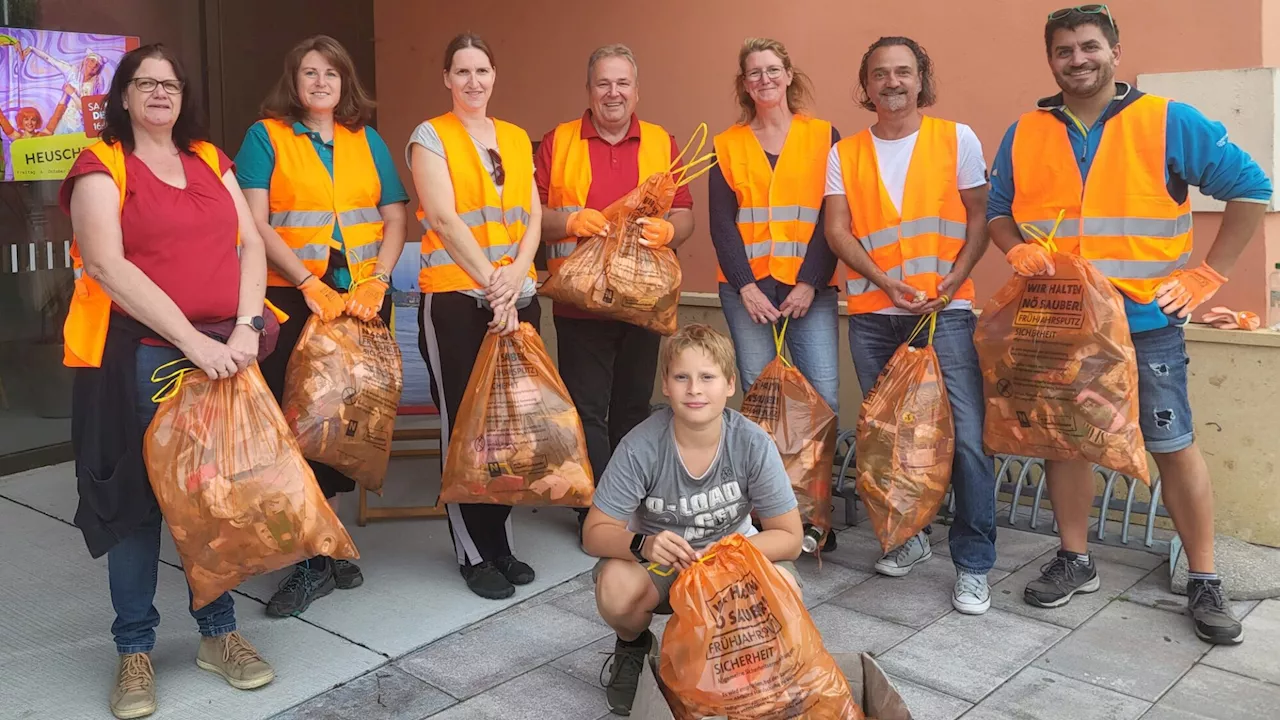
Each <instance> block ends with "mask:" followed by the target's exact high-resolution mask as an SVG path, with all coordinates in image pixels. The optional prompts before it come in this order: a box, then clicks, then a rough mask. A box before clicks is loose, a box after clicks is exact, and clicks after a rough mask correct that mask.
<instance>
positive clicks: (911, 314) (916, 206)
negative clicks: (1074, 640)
mask: <svg viewBox="0 0 1280 720" xmlns="http://www.w3.org/2000/svg"><path fill="white" fill-rule="evenodd" d="M858 82H859V87H860V90H861V93H862V94H861V97H862V98H863V100H862V106H863V107H864V108H866V109H867V110H872V111H874V112H875V113H876V122H875V124H874V125H872V126H871V127H869V128H867V129H866V130H863V131H862V132H860V133H858V134H857V135H854V136H852V137H848V138H845V139H844V140H841V141H840V142H839V144H837V145H836V146H835V147H834V148H832V149H831V156H830V158H829V160H828V163H827V189H826V195H827V199H826V211H827V217H826V223H827V238H828V239H829V240H830V241H831V246H832V248H833V249H834V250H835V251H836V254H837V255H839V256H840V259H841V260H843V261H844V262H845V264H846V265H847V266H848V268H849V274H848V279H847V281H846V284H845V292H846V293H847V295H848V298H847V300H846V305H847V308H848V311H849V346H850V349H851V350H852V352H853V366H854V370H856V371H857V373H858V383H859V385H861V386H862V392H863V394H864V395H865V394H866V393H867V392H869V391H870V390H871V388H872V386H874V385H875V382H876V378H878V377H879V376H880V372H881V371H882V370H883V369H884V366H885V365H886V364H887V363H888V362H889V358H891V357H892V356H893V354H894V352H895V351H896V350H897V349H898V347H899V346H901V345H902V343H904V342H906V341H907V340H908V338H910V336H911V335H912V331H913V329H914V328H915V327H916V324H917V322H918V320H919V318H920V315H922V314H925V313H931V312H935V311H936V312H937V313H938V322H937V332H936V334H935V335H934V337H933V344H934V348H935V349H936V350H937V352H938V359H939V360H940V362H941V365H942V375H943V380H944V381H945V383H946V386H947V393H948V396H949V397H950V400H951V412H952V416H953V418H954V419H955V434H956V437H955V461H954V464H953V466H952V471H951V483H952V487H953V488H954V489H955V498H956V518H955V522H954V523H953V524H952V526H951V536H950V543H951V561H952V563H954V564H955V567H956V582H955V585H954V587H953V591H952V594H951V604H952V606H954V607H955V609H956V610H958V611H959V612H961V613H966V614H970V615H980V614H982V613H985V612H986V611H987V609H988V608H989V607H990V606H991V593H990V587H989V586H988V583H987V572H988V571H989V570H990V569H991V567H992V566H993V565H994V563H995V560H996V506H995V491H996V478H995V473H994V464H993V462H992V460H991V458H990V457H988V456H987V455H986V453H985V452H984V451H983V447H982V422H983V417H984V415H985V406H984V404H983V396H982V372H981V370H980V369H979V367H978V352H977V350H976V349H975V348H974V345H973V331H974V329H975V328H976V327H977V316H976V315H975V314H974V312H973V300H974V293H973V281H972V280H970V279H969V272H970V271H971V270H973V266H974V265H975V264H977V262H978V260H979V259H980V258H981V257H982V253H983V251H985V250H986V247H987V230H986V218H985V211H986V207H987V177H986V161H985V160H984V159H983V157H982V145H981V143H979V142H978V137H977V136H976V135H974V133H973V130H971V129H970V128H969V127H968V126H967V125H962V124H959V123H955V122H951V121H948V120H941V119H939V118H935V117H931V116H928V115H925V114H924V113H923V112H922V111H921V110H920V108H924V107H929V106H930V105H932V104H933V103H934V101H935V100H936V95H935V92H934V76H933V64H932V62H931V61H930V59H929V55H928V54H927V53H926V52H925V51H924V48H922V47H920V45H919V44H918V43H916V42H915V41H914V40H911V39H910V38H904V37H885V38H880V39H879V40H877V41H876V42H875V43H873V44H872V45H871V47H870V49H868V50H867V53H866V54H865V55H864V56H863V57H862V66H861V68H860V69H859V71H858ZM925 341H926V338H925V337H924V336H923V334H922V336H921V337H919V338H918V339H917V341H916V342H917V344H921V343H923V342H925ZM928 532H929V531H928V528H926V529H925V531H923V532H921V533H920V534H919V535H917V536H915V537H913V538H911V539H910V540H908V541H907V542H906V543H904V544H903V545H902V546H900V547H897V548H894V549H892V550H890V551H889V552H888V553H887V554H886V555H885V556H884V557H882V558H881V559H880V560H879V561H877V562H876V565H875V567H876V571H877V572H879V573H880V574H882V575H888V576H891V577H901V576H903V575H906V574H907V573H909V572H910V571H911V569H912V568H913V567H915V565H917V564H918V563H921V562H924V561H925V560H928V559H929V558H930V557H932V555H933V552H932V550H931V549H930V543H929V536H928Z"/></svg>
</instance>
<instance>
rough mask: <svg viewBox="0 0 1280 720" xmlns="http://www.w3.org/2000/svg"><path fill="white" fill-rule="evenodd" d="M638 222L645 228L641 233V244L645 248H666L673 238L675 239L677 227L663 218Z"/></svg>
mask: <svg viewBox="0 0 1280 720" xmlns="http://www.w3.org/2000/svg"><path fill="white" fill-rule="evenodd" d="M636 222H638V223H639V224H640V226H641V227H643V228H644V230H642V231H641V232H640V238H641V239H640V244H642V245H644V246H645V247H651V248H660V247H666V245H667V243H669V242H671V238H673V237H675V234H676V226H675V225H672V224H671V223H670V222H669V221H667V220H663V219H662V218H640V219H639V220H637V221H636Z"/></svg>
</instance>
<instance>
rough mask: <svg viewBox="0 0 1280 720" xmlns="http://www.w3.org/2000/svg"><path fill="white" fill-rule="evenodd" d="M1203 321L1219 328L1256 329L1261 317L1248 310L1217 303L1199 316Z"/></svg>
mask: <svg viewBox="0 0 1280 720" xmlns="http://www.w3.org/2000/svg"><path fill="white" fill-rule="evenodd" d="M1201 319H1202V320H1204V322H1207V323H1209V324H1210V325H1212V326H1214V327H1216V328H1219V329H1221V330H1257V329H1258V328H1259V327H1261V326H1262V318H1260V317H1258V314H1257V313H1255V312H1250V311H1248V310H1232V309H1231V308H1225V307H1222V306H1221V305H1219V306H1218V307H1215V308H1210V310H1209V312H1207V313H1205V316H1204V317H1203V318H1201Z"/></svg>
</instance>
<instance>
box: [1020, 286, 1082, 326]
mask: <svg viewBox="0 0 1280 720" xmlns="http://www.w3.org/2000/svg"><path fill="white" fill-rule="evenodd" d="M1013 325H1014V328H1015V329H1016V332H1017V333H1018V335H1019V336H1022V337H1038V338H1043V339H1050V338H1053V337H1056V336H1057V332H1056V330H1059V329H1064V330H1079V329H1081V328H1082V327H1084V283H1082V282H1079V281H1068V280H1064V281H1058V282H1044V281H1038V282H1028V283H1027V289H1026V290H1024V291H1023V292H1022V302H1021V304H1020V305H1019V306H1018V315H1017V317H1016V318H1014V321H1013Z"/></svg>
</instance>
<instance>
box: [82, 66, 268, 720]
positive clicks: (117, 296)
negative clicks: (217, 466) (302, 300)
mask: <svg viewBox="0 0 1280 720" xmlns="http://www.w3.org/2000/svg"><path fill="white" fill-rule="evenodd" d="M194 99H195V98H194V97H193V93H192V92H191V88H190V86H189V85H188V84H187V76H186V73H184V72H183V69H182V65H181V64H180V63H179V62H178V60H177V56H176V55H174V54H173V53H172V52H170V51H169V50H168V49H166V48H165V47H163V46H161V45H147V46H144V47H141V48H138V49H137V50H134V51H132V52H130V53H128V54H126V55H125V56H124V57H123V58H122V59H121V61H120V65H119V68H118V69H117V70H116V74H115V77H114V79H113V80H112V82H111V89H110V92H109V94H108V96H107V102H106V127H105V128H104V129H103V131H102V138H101V140H99V141H98V142H97V143H95V144H93V145H91V146H89V147H88V148H86V149H85V150H84V151H83V152H82V153H81V154H80V156H79V158H77V160H76V162H75V164H74V165H73V166H72V168H71V171H70V172H69V173H68V175H67V177H66V180H64V181H63V184H62V188H61V193H60V201H61V205H62V208H63V210H64V211H66V212H67V213H68V214H69V215H70V216H71V224H72V227H73V228H74V231H75V240H74V241H73V246H72V254H73V257H74V258H75V259H76V265H77V270H78V271H81V272H80V273H79V277H78V278H77V280H76V289H75V294H74V296H73V297H72V301H71V308H70V312H69V314H68V317H67V322H66V325H65V327H64V331H63V334H64V336H65V340H66V359H65V363H66V364H67V365H69V366H72V367H76V368H77V370H76V379H75V387H74V390H73V392H72V409H71V413H72V415H71V424H72V431H71V433H72V439H73V444H74V447H75V456H76V477H77V481H78V482H77V484H78V486H79V490H80V506H79V508H78V509H77V510H76V525H77V526H78V527H79V528H80V529H81V531H82V532H83V533H84V537H85V542H86V544H87V545H88V546H89V551H90V553H91V554H92V555H93V556H94V557H99V556H101V555H102V554H104V553H105V554H106V555H107V574H108V576H109V578H110V588H111V604H112V606H113V607H114V608H115V611H116V620H115V622H114V623H113V624H112V626H111V631H112V634H114V635H115V643H116V651H117V653H118V654H119V656H120V660H119V665H118V669H117V675H116V686H115V688H114V690H113V691H112V693H111V699H110V707H111V711H112V713H113V714H115V716H116V717H120V718H138V717H144V716H146V715H150V714H151V713H153V712H155V710H156V692H155V674H154V671H153V670H152V666H151V659H150V653H151V650H152V648H153V647H154V646H155V643H156V632H155V628H156V626H157V625H159V624H160V614H159V613H158V612H156V608H155V605H154V604H153V601H154V599H155V594H156V573H157V566H158V563H159V560H160V521H161V519H162V517H161V514H160V508H159V506H158V505H157V504H156V499H155V495H154V494H153V492H152V490H151V485H150V480H149V478H148V476H147V471H146V466H145V464H144V462H143V457H142V438H143V433H144V432H145V430H146V428H147V426H148V425H149V424H150V422H151V419H152V417H154V416H155V413H156V407H157V405H156V403H155V402H153V401H152V400H151V398H152V397H153V396H154V395H155V393H156V390H157V389H159V388H158V386H153V383H152V381H151V377H152V373H153V372H154V371H155V370H156V369H157V368H160V367H161V366H164V365H167V364H170V363H172V362H173V361H176V360H180V359H182V358H184V357H185V358H187V359H188V360H190V361H191V363H192V364H194V365H195V366H196V367H198V368H199V369H201V370H203V371H204V372H205V373H206V374H207V375H208V376H209V377H211V378H227V377H231V376H233V375H235V374H236V373H238V372H239V371H241V370H243V369H245V368H246V367H248V366H249V365H250V364H251V363H253V362H254V360H255V359H257V358H258V357H259V356H260V355H262V354H264V352H265V351H266V349H267V348H268V347H269V345H270V344H271V340H272V338H270V337H269V336H264V333H272V332H274V331H275V330H276V329H277V328H276V326H275V319H274V317H273V316H271V315H270V314H266V317H267V319H266V320H264V318H263V316H264V313H263V308H264V305H263V289H264V283H265V278H266V259H265V257H264V254H263V247H262V238H261V237H260V236H259V235H258V233H257V231H256V230H255V229H254V227H253V220H252V218H250V216H249V208H248V205H247V204H246V203H245V200H244V196H243V195H242V194H241V192H240V187H239V185H238V184H237V183H236V179H235V175H234V174H233V173H232V171H231V161H230V160H229V159H228V158H227V156H226V155H224V154H222V151H221V150H218V149H217V148H215V147H214V146H213V145H212V144H210V143H209V142H207V140H206V138H207V137H208V135H207V134H206V133H205V132H204V130H203V128H201V127H200V121H199V120H198V118H199V117H200V111H199V109H198V108H196V107H194ZM126 185H127V188H126ZM237 235H238V236H239V248H238V250H239V253H238V255H237ZM178 240H180V242H176V241H178ZM158 480H159V481H160V482H179V481H180V480H179V479H178V478H168V479H164V478H160V479H158ZM191 614H192V616H193V617H194V618H195V620H196V624H197V626H198V627H199V630H200V634H201V636H202V639H201V641H200V648H199V651H198V653H197V655H196V658H197V661H198V663H199V664H200V667H202V668H204V669H206V670H210V671H211V672H215V673H217V674H219V675H221V676H222V677H224V678H225V679H226V680H227V681H228V682H229V683H231V684H232V686H234V687H236V688H239V689H250V688H255V687H261V686H262V685H266V684H267V683H269V682H271V680H272V679H273V678H274V677H275V673H274V671H273V670H272V669H271V666H270V665H268V664H267V663H266V662H265V661H264V660H263V659H262V658H261V657H260V656H259V655H258V653H257V651H256V650H254V649H253V646H252V645H250V644H249V643H248V642H247V641H246V640H245V639H244V638H243V637H241V636H240V634H239V632H237V631H236V616H235V607H234V604H233V602H232V599H231V595H230V594H227V593H224V594H223V595H222V596H221V597H219V598H218V599H216V600H214V601H213V602H212V603H210V604H209V605H207V606H205V607H203V608H201V609H200V610H196V611H193V612H192V613H191Z"/></svg>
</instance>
